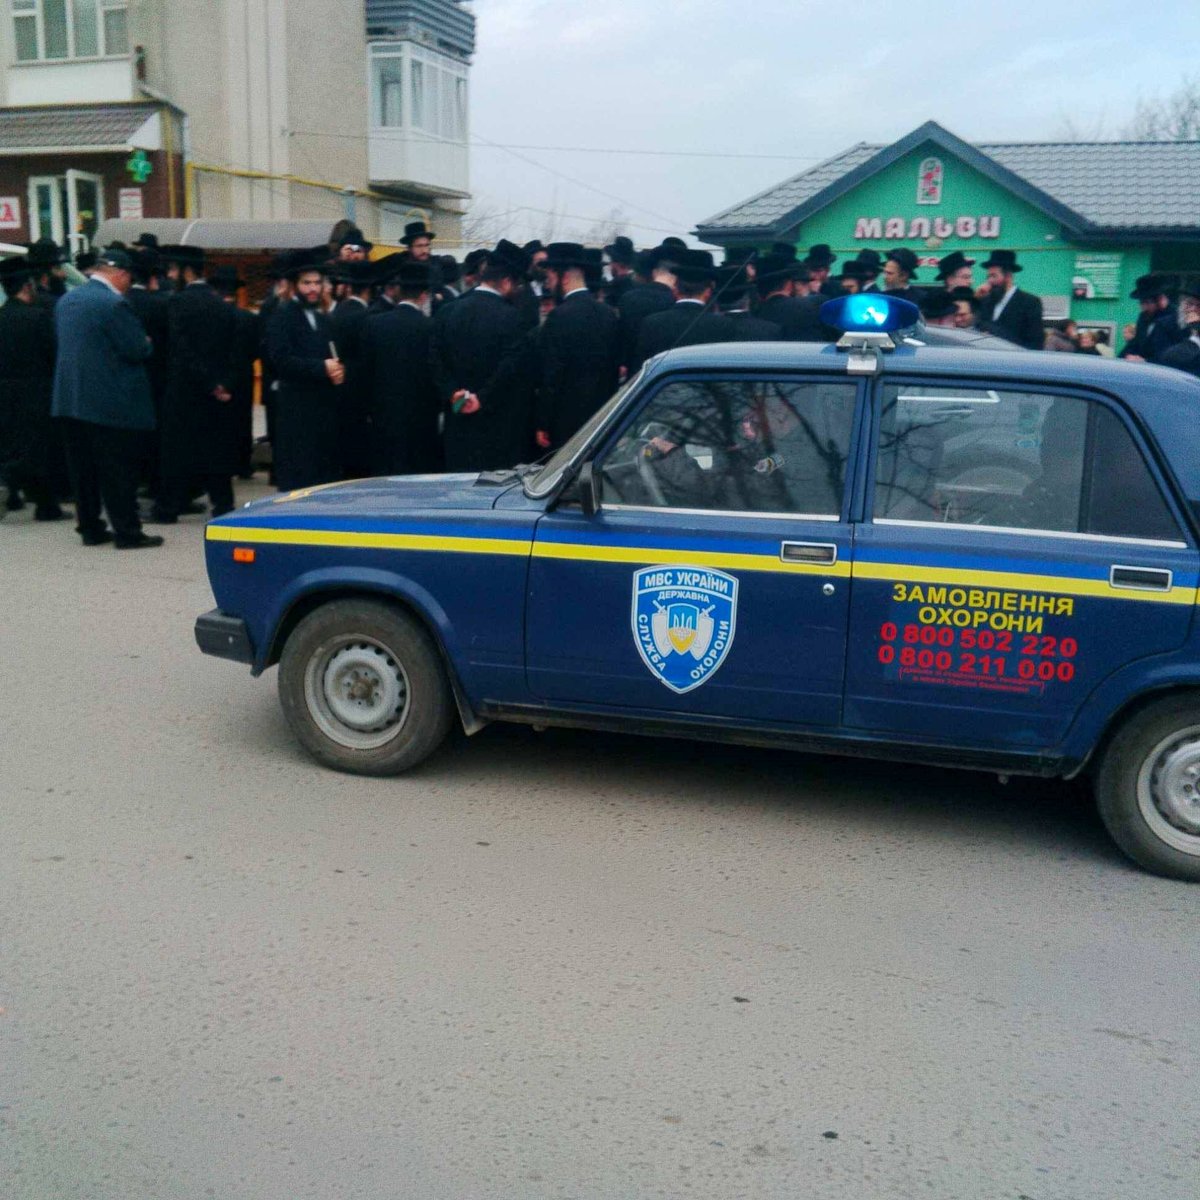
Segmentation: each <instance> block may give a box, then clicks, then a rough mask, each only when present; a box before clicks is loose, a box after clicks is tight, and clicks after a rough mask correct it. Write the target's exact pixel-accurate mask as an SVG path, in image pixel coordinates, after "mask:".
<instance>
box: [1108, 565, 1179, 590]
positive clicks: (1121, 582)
mask: <svg viewBox="0 0 1200 1200" xmlns="http://www.w3.org/2000/svg"><path fill="white" fill-rule="evenodd" d="M1173 580H1174V575H1173V573H1172V572H1171V571H1168V570H1166V569H1165V568H1163V567H1125V566H1113V567H1111V568H1109V572H1108V586H1109V587H1112V588H1127V589H1130V590H1132V591H1137V592H1169V591H1170V590H1171V583H1172V581H1173Z"/></svg>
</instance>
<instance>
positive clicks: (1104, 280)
mask: <svg viewBox="0 0 1200 1200" xmlns="http://www.w3.org/2000/svg"><path fill="white" fill-rule="evenodd" d="M1124 258H1125V256H1124V255H1123V254H1118V253H1112V254H1108V253H1099V252H1097V253H1093V254H1077V255H1075V270H1074V272H1073V274H1072V277H1071V295H1072V296H1073V297H1074V298H1075V299H1076V300H1118V299H1120V296H1121V266H1122V264H1123V262H1124Z"/></svg>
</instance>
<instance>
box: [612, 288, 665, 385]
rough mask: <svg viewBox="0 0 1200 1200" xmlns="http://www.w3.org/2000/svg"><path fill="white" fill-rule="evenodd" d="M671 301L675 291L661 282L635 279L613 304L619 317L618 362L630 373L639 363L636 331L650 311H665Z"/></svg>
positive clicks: (640, 360) (639, 329) (638, 332)
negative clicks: (619, 340) (619, 360)
mask: <svg viewBox="0 0 1200 1200" xmlns="http://www.w3.org/2000/svg"><path fill="white" fill-rule="evenodd" d="M674 305H675V293H674V292H673V291H671V289H670V288H669V287H667V285H666V284H665V283H637V284H634V286H633V287H631V288H630V289H629V290H628V291H627V292H626V293H625V295H623V296H622V297H621V299H620V301H619V303H618V304H617V312H618V313H619V314H620V317H621V363H622V365H623V366H624V367H625V368H626V370H627V371H628V372H629V374H630V375H632V374H633V373H634V372H635V371H636V370H637V369H638V368H639V367H640V366H641V365H642V361H643V360H642V359H641V358H639V357H638V335H639V334H640V333H641V330H642V322H643V321H644V320H645V319H646V318H647V317H648V316H650V314H651V313H659V312H666V311H667V309H669V308H673V307H674Z"/></svg>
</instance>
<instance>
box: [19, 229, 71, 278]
mask: <svg viewBox="0 0 1200 1200" xmlns="http://www.w3.org/2000/svg"><path fill="white" fill-rule="evenodd" d="M25 258H26V260H27V261H28V263H29V265H30V266H31V267H36V268H38V269H39V270H45V269H46V268H47V267H60V266H62V264H63V263H65V262H66V261H67V256H66V255H65V254H64V253H63V252H62V247H61V246H60V245H59V244H58V243H57V242H56V241H55V240H54V239H53V238H48V237H41V238H38V240H37V241H36V242H31V243H30V245H29V249H28V251H27V253H26V255H25Z"/></svg>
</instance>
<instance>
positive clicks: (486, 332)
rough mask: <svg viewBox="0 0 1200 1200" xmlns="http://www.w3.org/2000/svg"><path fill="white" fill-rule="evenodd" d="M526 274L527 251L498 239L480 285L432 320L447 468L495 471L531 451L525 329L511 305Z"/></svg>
mask: <svg viewBox="0 0 1200 1200" xmlns="http://www.w3.org/2000/svg"><path fill="white" fill-rule="evenodd" d="M528 272H529V255H528V254H526V253H525V251H524V250H522V249H521V247H520V246H517V245H515V244H514V243H512V242H510V241H508V240H507V239H506V238H501V240H500V242H499V243H498V244H497V245H496V247H495V249H494V250H492V252H491V253H490V255H489V256H488V261H487V266H486V267H484V269H483V273H482V276H481V278H480V282H479V286H478V287H476V288H475V289H474V290H472V291H470V292H468V293H467V294H466V295H465V296H463V297H461V298H460V299H458V300H455V301H454V302H453V303H452V304H447V305H445V306H444V307H443V308H442V309H441V310H440V311H439V313H438V318H437V320H436V321H434V323H433V370H434V376H435V378H436V380H437V383H438V390H439V392H440V395H441V399H442V404H443V406H444V407H443V411H444V413H445V420H446V424H445V452H446V469H447V470H448V471H491V470H501V469H503V468H505V467H513V466H516V465H517V463H519V462H528V461H529V459H530V458H531V457H532V455H533V411H532V390H533V388H532V380H531V378H530V377H529V375H528V367H529V364H528V357H527V354H526V350H527V347H526V342H525V334H526V332H527V330H526V328H525V326H524V324H523V322H522V320H521V314H520V313H519V312H518V310H517V308H516V306H515V304H514V303H513V301H514V299H515V297H516V296H517V293H518V291H519V290H520V288H521V286H522V284H523V283H524V282H525V280H526V278H527V276H528Z"/></svg>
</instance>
